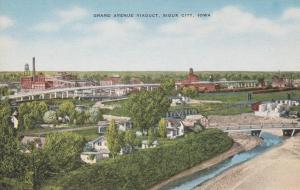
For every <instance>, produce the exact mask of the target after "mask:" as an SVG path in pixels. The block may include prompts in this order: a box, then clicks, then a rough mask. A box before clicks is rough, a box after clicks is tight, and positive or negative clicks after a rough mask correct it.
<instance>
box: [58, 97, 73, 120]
mask: <svg viewBox="0 0 300 190" xmlns="http://www.w3.org/2000/svg"><path fill="white" fill-rule="evenodd" d="M74 112H75V105H74V103H73V102H71V101H69V100H67V101H64V102H63V103H62V104H60V105H59V108H58V115H59V116H61V117H65V116H68V117H72V116H73V115H74ZM72 119H73V118H72ZM72 119H71V120H72Z"/></svg>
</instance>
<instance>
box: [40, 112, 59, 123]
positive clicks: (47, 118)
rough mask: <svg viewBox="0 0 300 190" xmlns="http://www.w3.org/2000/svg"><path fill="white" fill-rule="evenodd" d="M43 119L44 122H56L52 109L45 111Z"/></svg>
mask: <svg viewBox="0 0 300 190" xmlns="http://www.w3.org/2000/svg"><path fill="white" fill-rule="evenodd" d="M43 120H44V122H45V123H51V124H56V123H57V115H56V112H55V111H52V110H50V111H47V112H45V114H44V117H43Z"/></svg>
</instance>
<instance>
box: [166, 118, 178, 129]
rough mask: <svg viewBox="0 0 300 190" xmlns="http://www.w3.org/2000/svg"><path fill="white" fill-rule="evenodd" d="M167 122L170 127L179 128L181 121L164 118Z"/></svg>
mask: <svg viewBox="0 0 300 190" xmlns="http://www.w3.org/2000/svg"><path fill="white" fill-rule="evenodd" d="M166 120H167V122H169V123H171V125H172V127H179V126H181V120H180V119H175V118H171V117H169V118H166Z"/></svg>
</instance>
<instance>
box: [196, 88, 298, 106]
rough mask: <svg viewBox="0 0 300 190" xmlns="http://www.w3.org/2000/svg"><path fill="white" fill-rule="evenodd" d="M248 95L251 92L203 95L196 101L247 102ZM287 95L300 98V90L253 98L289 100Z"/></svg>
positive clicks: (258, 95)
mask: <svg viewBox="0 0 300 190" xmlns="http://www.w3.org/2000/svg"><path fill="white" fill-rule="evenodd" d="M248 93H249V92H222V93H201V94H199V96H198V97H197V98H196V99H199V100H219V101H223V102H224V103H236V102H244V101H247V95H248ZM287 94H290V95H291V98H300V90H291V91H282V92H269V93H261V94H252V98H253V102H257V101H268V100H272V99H274V100H276V99H287Z"/></svg>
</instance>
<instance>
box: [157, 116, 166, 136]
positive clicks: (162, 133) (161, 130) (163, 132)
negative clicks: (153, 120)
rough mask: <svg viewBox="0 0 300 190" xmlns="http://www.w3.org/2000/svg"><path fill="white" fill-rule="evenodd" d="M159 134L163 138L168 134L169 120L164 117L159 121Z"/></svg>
mask: <svg viewBox="0 0 300 190" xmlns="http://www.w3.org/2000/svg"><path fill="white" fill-rule="evenodd" d="M158 134H159V136H160V137H163V138H164V137H166V135H167V122H166V120H165V119H164V118H161V119H160V121H159V123H158Z"/></svg>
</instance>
